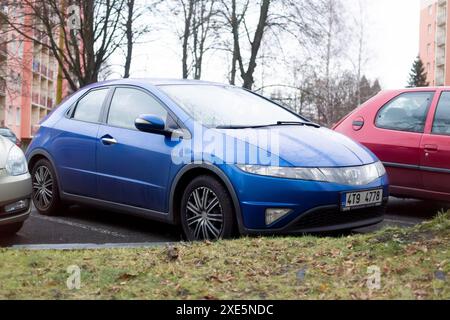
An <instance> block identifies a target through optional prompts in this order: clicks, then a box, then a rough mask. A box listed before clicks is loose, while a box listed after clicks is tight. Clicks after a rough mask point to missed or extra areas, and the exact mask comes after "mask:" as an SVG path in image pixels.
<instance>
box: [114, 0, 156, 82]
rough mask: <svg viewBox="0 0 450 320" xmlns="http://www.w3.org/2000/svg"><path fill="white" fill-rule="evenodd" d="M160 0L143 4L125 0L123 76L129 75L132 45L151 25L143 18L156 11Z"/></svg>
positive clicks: (148, 30)
mask: <svg viewBox="0 0 450 320" xmlns="http://www.w3.org/2000/svg"><path fill="white" fill-rule="evenodd" d="M162 2H163V0H152V1H151V2H150V3H148V4H147V5H143V4H141V3H139V1H136V0H125V5H124V10H123V12H124V13H123V26H122V27H123V32H124V33H125V44H124V46H125V49H124V57H125V63H124V66H123V68H124V72H123V77H124V78H129V77H130V70H131V62H132V59H133V49H134V46H135V45H136V44H137V43H138V41H139V39H140V38H142V37H143V36H144V35H146V34H147V33H149V32H150V30H151V29H152V27H153V26H152V24H150V23H149V22H148V20H147V21H144V18H146V17H148V16H149V14H150V13H152V12H154V11H157V10H158V8H159V5H160V4H161V3H162Z"/></svg>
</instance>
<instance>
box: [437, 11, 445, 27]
mask: <svg viewBox="0 0 450 320" xmlns="http://www.w3.org/2000/svg"><path fill="white" fill-rule="evenodd" d="M446 11H447V10H442V11H440V12H439V13H438V16H437V25H438V26H444V25H446V24H447V12H446Z"/></svg>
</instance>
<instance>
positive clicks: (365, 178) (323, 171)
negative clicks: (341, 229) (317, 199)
mask: <svg viewBox="0 0 450 320" xmlns="http://www.w3.org/2000/svg"><path fill="white" fill-rule="evenodd" d="M237 167H238V168H239V169H241V170H242V171H245V172H248V173H252V174H257V175H262V176H270V177H278V178H287V179H298V180H310V181H321V182H331V183H337V184H344V185H352V186H361V185H365V184H368V183H370V182H372V181H374V180H375V179H377V178H380V177H382V176H384V175H385V174H386V170H385V169H384V166H383V164H382V163H381V162H376V163H372V164H368V165H364V166H358V167H342V168H295V167H268V166H259V165H237Z"/></svg>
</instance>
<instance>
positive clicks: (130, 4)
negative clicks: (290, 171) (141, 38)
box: [123, 0, 135, 78]
mask: <svg viewBox="0 0 450 320" xmlns="http://www.w3.org/2000/svg"><path fill="white" fill-rule="evenodd" d="M134 1H135V0H127V3H126V4H127V9H128V13H127V21H126V23H125V34H126V38H127V54H126V57H125V67H124V74H123V77H124V78H129V77H130V68H131V59H132V57H133V15H134Z"/></svg>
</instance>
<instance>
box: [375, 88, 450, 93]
mask: <svg viewBox="0 0 450 320" xmlns="http://www.w3.org/2000/svg"><path fill="white" fill-rule="evenodd" d="M436 90H449V91H450V87H415V88H403V89H386V90H383V91H384V92H396V93H401V92H424V91H436Z"/></svg>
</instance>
